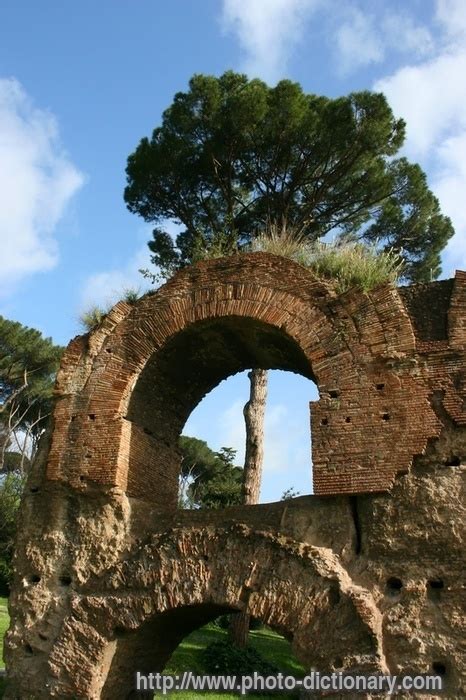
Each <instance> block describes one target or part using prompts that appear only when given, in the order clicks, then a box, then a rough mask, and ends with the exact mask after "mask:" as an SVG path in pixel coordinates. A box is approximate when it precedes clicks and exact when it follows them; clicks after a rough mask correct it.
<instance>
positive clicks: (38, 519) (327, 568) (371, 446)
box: [5, 254, 466, 698]
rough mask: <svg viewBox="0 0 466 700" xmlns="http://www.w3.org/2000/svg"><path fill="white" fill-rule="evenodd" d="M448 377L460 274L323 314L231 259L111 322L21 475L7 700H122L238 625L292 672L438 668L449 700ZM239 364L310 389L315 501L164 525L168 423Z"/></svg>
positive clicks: (86, 342) (453, 663)
mask: <svg viewBox="0 0 466 700" xmlns="http://www.w3.org/2000/svg"><path fill="white" fill-rule="evenodd" d="M465 363H466V273H462V272H460V273H457V274H456V276H455V278H454V279H453V280H447V281H445V282H440V283H433V284H432V285H419V286H415V287H409V288H401V289H394V288H393V287H390V286H384V285H383V286H381V287H378V288H376V289H375V290H373V291H372V292H370V293H367V294H366V293H363V292H361V291H357V290H352V291H350V292H347V293H346V294H343V295H339V296H338V295H336V294H335V293H334V292H333V291H332V290H331V289H330V288H329V287H327V286H326V285H325V284H323V283H322V282H319V281H318V280H316V279H315V278H313V276H312V275H311V274H310V273H309V272H308V271H307V270H305V269H304V268H302V267H300V266H299V265H297V264H294V263H292V262H290V261H288V260H286V259H282V258H278V257H275V256H271V255H265V254H251V255H241V256H237V257H233V258H225V259H219V260H213V261H209V262H204V263H199V264H198V265H196V266H193V267H191V268H188V269H186V270H184V271H182V272H180V273H179V274H178V275H177V276H176V277H174V278H173V279H172V280H171V281H170V282H169V283H168V284H166V285H165V286H164V287H162V288H161V289H160V290H158V291H157V292H156V293H154V294H149V295H146V296H145V297H144V298H142V299H141V300H139V301H138V302H137V303H136V304H134V305H129V304H126V303H122V302H120V303H119V304H117V305H116V306H115V307H114V308H113V309H112V310H111V312H110V313H109V315H108V316H107V318H106V319H105V320H104V322H103V323H102V324H101V326H100V327H99V328H97V329H96V330H95V331H93V332H92V333H91V334H89V335H86V336H82V337H79V338H76V339H75V340H74V341H72V342H71V343H70V345H69V347H68V349H67V351H66V353H65V356H64V358H63V361H62V365H61V369H60V372H59V375H58V378H57V385H56V398H57V402H56V407H55V411H54V415H53V421H52V425H51V430H50V431H49V434H48V435H47V439H46V440H44V442H43V444H42V446H41V450H40V454H39V456H38V459H37V460H36V462H35V464H34V467H33V469H32V471H31V474H30V476H29V480H28V484H27V488H26V493H25V496H24V498H23V502H22V506H21V509H22V510H21V522H20V530H19V535H18V542H17V548H16V563H15V568H16V574H15V582H14V587H13V592H12V595H11V598H10V608H11V613H12V622H11V628H10V631H9V632H8V635H7V638H6V647H5V650H6V659H7V664H8V673H9V676H10V685H9V690H8V691H7V697H11V698H17V697H29V695H28V694H27V693H28V692H30V693H32V695H33V697H35V698H41V697H44V698H45V697H58V698H64V697H70V698H72V697H74V698H98V697H127V696H129V694H130V693H131V684H132V682H133V674H134V671H135V670H136V669H138V670H140V671H154V670H158V669H161V668H163V666H164V664H165V662H166V660H167V659H168V658H169V656H170V654H171V653H172V651H173V650H174V649H175V648H176V646H177V644H178V643H179V641H180V640H181V639H182V638H183V637H184V636H185V635H186V634H187V633H189V631H190V630H191V629H195V628H196V627H198V626H199V625H202V624H204V623H205V622H206V621H208V620H210V619H213V618H214V617H215V616H216V615H218V614H219V612H222V611H225V610H230V611H234V610H240V609H244V608H247V609H248V610H249V611H250V612H251V613H253V614H254V615H256V616H257V617H259V618H261V619H263V620H264V621H265V622H267V623H268V624H270V625H271V626H273V627H274V628H275V629H278V630H281V631H284V632H286V633H287V635H288V636H290V637H292V639H293V647H294V649H295V652H296V654H297V656H298V658H300V659H301V660H302V662H303V663H304V664H305V665H306V666H307V667H310V666H311V665H313V666H318V667H319V670H322V671H324V670H328V669H330V670H331V669H335V668H339V669H348V670H349V669H351V670H357V669H361V670H363V669H365V670H368V669H373V670H380V671H387V670H389V671H390V672H392V673H395V672H402V671H404V672H409V671H410V670H414V671H416V672H418V673H426V672H429V670H431V668H432V664H437V665H438V664H440V666H442V665H443V669H444V672H445V679H446V683H447V687H448V688H449V692H450V696H451V697H460V696H461V690H460V689H461V687H462V683H463V679H464V674H465V663H464V657H463V656H462V655H461V653H460V651H459V647H460V642H461V635H462V634H464V627H463V624H464V610H463V603H464V602H463V601H462V598H461V595H462V591H461V589H460V583H459V581H460V578H461V575H462V569H463V568H464V567H463V562H462V551H463V549H464V532H463V527H464V515H465V512H464V511H465V507H464V474H465V467H466V409H465V407H466V403H465V397H466V384H465V382H466V379H465V377H466V364H465ZM251 367H261V368H264V369H271V368H275V369H286V370H291V371H294V372H297V373H299V374H302V375H303V376H306V377H308V378H310V379H312V380H313V381H315V382H316V384H317V386H318V389H319V400H318V401H316V402H313V403H312V404H311V406H310V420H311V427H312V462H313V474H314V490H315V493H316V496H309V497H306V498H300V499H294V500H293V501H292V502H290V503H280V504H270V505H265V506H254V507H252V506H248V507H243V508H237V509H228V510H226V511H218V512H214V511H212V512H202V513H196V512H190V511H187V512H181V511H177V510H176V502H177V491H178V475H179V461H180V460H179V454H178V448H177V444H178V437H179V435H180V433H181V431H182V429H183V426H184V424H185V422H186V420H187V418H188V417H189V415H190V413H191V412H192V410H193V409H194V408H195V406H196V405H197V404H198V403H199V401H200V400H201V399H202V397H203V396H204V395H205V394H206V393H207V392H208V391H210V390H211V389H212V388H213V387H214V386H216V385H217V384H218V383H219V382H220V381H221V380H222V379H224V378H225V377H227V376H229V375H231V374H234V373H235V372H238V371H241V370H243V369H248V368H251ZM309 464H311V455H310V459H309ZM390 581H392V583H393V581H397V582H398V583H399V584H400V585H399V586H398V583H397V586H398V587H396V586H395V588H391V585H390ZM439 581H440V582H441V586H440V587H439V586H437V588H436V587H435V585H434V584H433V582H437V583H438V582H439ZM439 585H440V584H439ZM463 595H464V591H463ZM432 625H434V626H436V629H435V630H434V631H433V630H432ZM316 640H318V641H316Z"/></svg>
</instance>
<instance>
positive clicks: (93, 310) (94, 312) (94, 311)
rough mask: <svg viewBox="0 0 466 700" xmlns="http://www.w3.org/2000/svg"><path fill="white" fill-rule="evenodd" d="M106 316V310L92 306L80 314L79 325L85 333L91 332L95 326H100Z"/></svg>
mask: <svg viewBox="0 0 466 700" xmlns="http://www.w3.org/2000/svg"><path fill="white" fill-rule="evenodd" d="M107 314H108V309H103V308H102V307H101V306H97V305H94V306H91V307H90V308H89V309H86V310H85V311H83V312H82V314H81V315H80V316H79V323H80V324H81V326H82V328H83V329H84V330H85V331H93V330H94V329H95V328H97V326H100V324H101V323H102V321H103V320H104V318H105V317H106V315H107Z"/></svg>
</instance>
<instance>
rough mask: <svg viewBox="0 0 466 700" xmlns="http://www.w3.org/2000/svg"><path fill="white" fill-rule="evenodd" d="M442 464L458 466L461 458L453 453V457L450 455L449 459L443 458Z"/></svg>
mask: <svg viewBox="0 0 466 700" xmlns="http://www.w3.org/2000/svg"><path fill="white" fill-rule="evenodd" d="M444 464H445V466H446V467H460V466H461V458H460V457H458V456H457V455H453V457H450V459H447V460H445V462H444Z"/></svg>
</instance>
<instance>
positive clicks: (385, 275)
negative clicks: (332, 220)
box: [251, 228, 404, 292]
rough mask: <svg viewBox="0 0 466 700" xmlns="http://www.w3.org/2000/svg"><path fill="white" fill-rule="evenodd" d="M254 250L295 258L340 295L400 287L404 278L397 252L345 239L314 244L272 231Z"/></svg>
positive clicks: (258, 239)
mask: <svg viewBox="0 0 466 700" xmlns="http://www.w3.org/2000/svg"><path fill="white" fill-rule="evenodd" d="M251 250H252V251H256V252H258V251H262V252H266V253H272V254H274V255H282V256H284V257H287V258H291V259H292V260H294V261H295V262H297V263H300V264H301V265H303V266H304V267H307V268H309V269H310V270H312V272H313V273H314V274H315V275H316V276H317V277H320V278H322V279H326V280H328V281H329V282H330V283H331V284H332V285H333V287H334V288H335V289H336V291H338V292H345V291H347V290H348V289H351V288H352V287H359V288H360V289H363V290H364V291H369V290H370V289H372V288H373V287H376V286H377V285H378V284H382V283H385V282H389V283H392V284H396V282H397V281H398V279H399V278H400V277H401V276H403V267H404V262H403V259H402V257H401V256H400V255H399V254H397V253H395V252H394V251H393V250H387V251H380V250H379V249H378V247H377V246H376V245H375V244H366V243H358V242H355V241H351V240H347V239H344V238H341V239H337V240H336V242H334V243H322V242H320V241H317V242H314V243H310V242H309V241H307V240H306V239H305V238H304V237H303V235H302V234H297V233H295V232H294V231H293V230H291V231H290V230H284V231H277V230H276V229H275V228H272V229H271V230H270V231H267V233H264V234H261V235H260V236H258V237H257V238H256V239H255V240H254V241H253V242H252V244H251Z"/></svg>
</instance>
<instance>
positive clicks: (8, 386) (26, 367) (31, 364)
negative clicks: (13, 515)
mask: <svg viewBox="0 0 466 700" xmlns="http://www.w3.org/2000/svg"><path fill="white" fill-rule="evenodd" d="M62 352H63V348H61V347H59V346H57V345H54V344H53V343H52V340H51V339H50V338H44V337H43V336H42V334H41V333H40V332H39V331H37V330H35V329H33V328H28V327H27V326H23V325H21V324H20V323H18V322H16V321H9V320H7V319H5V318H3V317H2V316H0V447H1V448H2V449H1V455H0V470H1V468H2V459H3V454H4V451H5V448H8V447H9V445H10V443H11V439H12V435H13V434H14V433H15V431H24V432H29V433H30V434H31V436H32V437H33V438H38V436H39V435H40V434H41V432H42V431H43V429H44V426H45V423H46V420H47V417H48V415H49V414H50V411H51V408H52V393H53V385H54V379H55V374H56V371H57V369H58V365H59V362H60V358H61V355H62Z"/></svg>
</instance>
